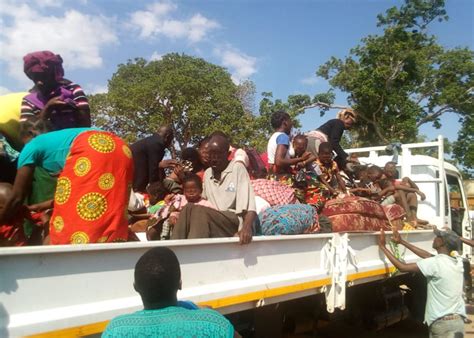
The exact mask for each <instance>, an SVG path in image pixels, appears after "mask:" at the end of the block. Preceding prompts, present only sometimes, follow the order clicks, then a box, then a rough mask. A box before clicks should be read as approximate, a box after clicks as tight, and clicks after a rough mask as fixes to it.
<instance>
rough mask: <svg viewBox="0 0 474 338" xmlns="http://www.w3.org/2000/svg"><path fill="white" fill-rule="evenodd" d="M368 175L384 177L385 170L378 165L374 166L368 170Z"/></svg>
mask: <svg viewBox="0 0 474 338" xmlns="http://www.w3.org/2000/svg"><path fill="white" fill-rule="evenodd" d="M367 173H372V174H377V175H382V174H383V170H382V168H380V167H379V166H377V165H372V166H370V167H369V169H367Z"/></svg>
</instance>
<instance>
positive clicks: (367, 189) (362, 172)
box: [349, 165, 372, 198]
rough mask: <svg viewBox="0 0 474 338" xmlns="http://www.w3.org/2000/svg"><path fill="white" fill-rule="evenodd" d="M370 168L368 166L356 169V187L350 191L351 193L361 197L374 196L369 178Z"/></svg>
mask: <svg viewBox="0 0 474 338" xmlns="http://www.w3.org/2000/svg"><path fill="white" fill-rule="evenodd" d="M367 172H368V167H367V166H366V165H361V166H357V167H355V169H354V175H355V179H356V181H355V186H354V187H353V188H351V189H350V190H349V192H350V193H352V194H354V195H356V196H359V197H365V198H370V196H371V194H372V190H371V185H372V182H371V181H370V179H369V177H368V173H367Z"/></svg>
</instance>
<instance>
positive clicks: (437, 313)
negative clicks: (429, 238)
mask: <svg viewBox="0 0 474 338" xmlns="http://www.w3.org/2000/svg"><path fill="white" fill-rule="evenodd" d="M434 234H435V236H436V237H435V238H434V240H433V249H435V250H436V251H437V254H436V255H432V254H431V253H429V252H427V251H425V250H423V249H421V248H418V247H416V246H414V245H413V244H410V243H408V242H407V241H405V240H404V239H402V238H401V236H400V234H399V233H398V231H396V230H394V232H393V234H392V241H393V242H395V243H397V244H401V245H403V246H405V247H406V248H408V249H409V250H411V251H412V252H413V253H415V254H416V255H418V256H420V257H421V258H423V259H422V260H419V261H418V262H416V263H408V264H407V263H403V262H401V261H399V260H398V259H397V258H396V257H395V256H394V255H393V254H392V253H391V252H390V250H388V249H387V247H386V242H385V232H384V231H383V229H380V235H379V247H380V249H381V250H382V251H383V253H384V254H385V255H386V256H387V258H388V259H389V260H390V262H391V263H392V264H393V265H394V266H395V267H396V268H397V269H398V270H400V271H401V272H418V273H419V272H421V273H422V274H423V276H425V277H426V281H427V285H428V297H427V300H426V309H425V323H426V324H427V325H428V327H429V331H430V338H462V337H464V318H466V307H465V304H464V299H463V280H464V278H463V263H462V258H461V257H460V256H459V255H458V253H457V250H459V248H460V246H461V240H460V238H459V236H458V235H457V234H456V233H455V232H454V231H452V230H450V229H447V230H444V231H440V230H438V229H434Z"/></svg>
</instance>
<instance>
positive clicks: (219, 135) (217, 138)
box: [209, 132, 230, 151]
mask: <svg viewBox="0 0 474 338" xmlns="http://www.w3.org/2000/svg"><path fill="white" fill-rule="evenodd" d="M212 142H218V143H219V145H220V146H221V147H222V149H223V150H227V151H228V150H229V148H230V139H229V137H228V136H227V135H226V134H225V133H223V132H214V133H212V134H211V139H210V140H209V143H212Z"/></svg>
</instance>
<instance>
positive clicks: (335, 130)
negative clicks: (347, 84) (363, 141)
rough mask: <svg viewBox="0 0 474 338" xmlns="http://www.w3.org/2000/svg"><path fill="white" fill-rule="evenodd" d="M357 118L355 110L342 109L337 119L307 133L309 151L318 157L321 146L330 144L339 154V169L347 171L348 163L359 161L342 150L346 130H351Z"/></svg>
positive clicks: (336, 159) (337, 157) (337, 158)
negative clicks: (324, 143) (325, 143)
mask: <svg viewBox="0 0 474 338" xmlns="http://www.w3.org/2000/svg"><path fill="white" fill-rule="evenodd" d="M356 118H357V113H356V112H355V111H354V110H352V109H342V110H340V111H339V112H338V113H337V116H336V118H335V119H331V120H329V121H327V122H326V123H324V124H323V125H321V126H319V127H318V128H317V129H316V130H312V131H309V132H307V133H306V135H307V136H308V151H309V152H311V153H312V154H314V155H315V156H318V152H319V146H320V144H321V143H323V142H329V143H331V146H332V148H333V149H334V151H335V152H336V154H337V156H336V158H335V161H336V162H337V164H338V165H339V169H340V170H346V166H347V163H348V162H357V160H355V159H352V158H350V157H349V155H348V154H347V153H346V152H345V151H344V149H342V146H341V144H340V143H341V139H342V135H343V134H344V130H349V129H351V128H352V125H353V124H354V123H355V122H356Z"/></svg>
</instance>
